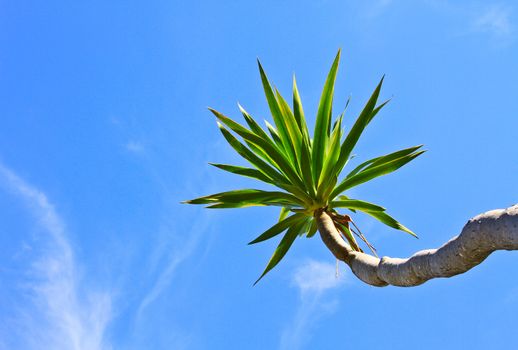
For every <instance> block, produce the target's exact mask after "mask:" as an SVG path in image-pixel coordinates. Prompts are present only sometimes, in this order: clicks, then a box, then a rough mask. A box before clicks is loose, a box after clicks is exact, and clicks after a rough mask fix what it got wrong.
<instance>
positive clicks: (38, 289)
mask: <svg viewBox="0 0 518 350" xmlns="http://www.w3.org/2000/svg"><path fill="white" fill-rule="evenodd" d="M0 185H2V187H4V188H6V189H7V190H8V191H9V192H11V193H13V194H14V195H16V196H17V197H19V198H20V199H21V200H22V201H23V202H24V204H25V205H26V206H27V207H28V208H29V210H30V213H31V214H32V216H33V217H34V218H35V219H36V221H37V225H38V226H39V227H40V228H41V229H43V231H45V233H46V235H44V236H41V237H38V239H37V242H36V243H37V244H39V245H41V247H38V249H37V250H35V251H37V252H38V254H33V255H32V256H31V257H30V259H31V261H30V265H29V266H30V271H28V272H29V273H28V274H27V276H24V277H22V278H23V281H22V282H23V287H22V288H21V289H22V290H21V291H20V292H21V295H23V297H21V299H23V302H20V303H19V304H20V305H16V306H13V307H17V310H16V318H17V320H16V322H10V323H7V325H6V328H7V330H8V332H6V334H5V335H3V337H4V342H7V341H6V339H5V337H11V338H13V337H16V338H17V339H14V338H13V339H10V340H9V342H8V343H13V344H17V347H18V348H22V347H23V348H25V349H41V348H42V346H44V347H45V349H52V350H54V349H56V350H60V349H63V350H65V349H66V350H70V349H73V350H104V349H110V348H111V347H110V345H109V344H108V343H107V341H106V329H107V326H108V323H109V321H110V318H111V296H110V294H109V293H96V292H94V291H92V290H85V288H83V287H84V286H82V285H81V279H80V276H79V273H78V267H77V265H76V262H75V258H74V252H73V250H72V248H71V246H70V244H69V242H68V239H67V233H66V225H65V223H64V222H63V220H62V218H61V217H60V216H59V215H58V214H57V212H56V210H55V208H54V206H53V205H52V203H51V202H50V201H49V200H48V198H47V196H46V195H45V193H43V192H42V191H40V190H38V189H37V188H35V187H33V186H32V185H30V184H28V183H27V182H25V181H24V180H23V179H22V178H20V177H19V176H18V175H17V174H15V173H14V172H13V171H12V170H10V169H9V168H7V167H6V166H4V165H2V164H1V163H0ZM40 248H41V249H40ZM33 253H36V252H33ZM34 255H36V256H34ZM25 301H27V302H25ZM17 335H22V337H23V338H21V337H17Z"/></svg>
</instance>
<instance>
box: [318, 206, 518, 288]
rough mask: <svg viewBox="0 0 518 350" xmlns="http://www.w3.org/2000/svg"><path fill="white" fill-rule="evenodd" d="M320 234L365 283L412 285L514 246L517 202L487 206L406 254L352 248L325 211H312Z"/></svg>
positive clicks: (465, 267)
mask: <svg viewBox="0 0 518 350" xmlns="http://www.w3.org/2000/svg"><path fill="white" fill-rule="evenodd" d="M315 217H316V219H317V223H318V230H319V232H320V237H321V238H322V241H323V242H324V243H325V245H326V246H327V248H328V249H329V250H330V251H331V252H332V253H333V255H334V256H335V257H336V258H337V259H339V260H342V261H344V262H345V263H346V264H347V265H349V267H350V268H351V270H352V272H353V273H354V274H355V275H356V277H358V278H359V279H360V280H362V281H363V282H365V283H368V284H370V285H373V286H377V287H384V286H386V285H389V284H390V285H394V286H401V287H412V286H417V285H420V284H422V283H424V282H426V281H428V280H430V279H432V278H437V277H451V276H455V275H458V274H461V273H464V272H466V271H468V270H469V269H471V268H473V267H474V266H476V265H478V264H480V263H481V262H482V261H484V259H485V258H487V257H488V255H489V254H491V253H492V252H494V251H495V250H518V204H517V205H514V206H512V207H510V208H508V209H497V210H491V211H488V212H486V213H483V214H480V215H477V216H475V217H474V218H472V219H471V220H469V221H468V222H467V223H466V225H465V226H464V228H463V229H462V232H461V233H460V235H458V236H457V237H454V238H452V239H451V240H450V241H448V242H446V244H444V245H443V246H442V247H440V248H438V249H429V250H421V251H419V252H417V253H415V254H414V255H412V256H411V257H410V258H406V259H400V258H389V257H383V258H381V259H378V258H376V257H374V256H371V255H369V254H365V253H360V252H357V251H353V250H352V249H351V247H350V246H349V245H348V244H347V243H346V242H345V241H344V240H343V239H342V237H341V236H340V234H339V233H338V231H337V230H336V228H335V226H334V224H333V221H332V219H331V218H330V217H329V215H328V214H327V213H326V212H325V211H320V212H317V213H316V214H315Z"/></svg>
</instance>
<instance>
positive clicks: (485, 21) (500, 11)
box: [473, 5, 513, 36]
mask: <svg viewBox="0 0 518 350" xmlns="http://www.w3.org/2000/svg"><path fill="white" fill-rule="evenodd" d="M510 16H511V11H510V9H509V8H506V7H503V6H501V5H491V6H490V7H488V8H486V9H485V10H484V11H483V12H481V13H480V14H479V15H478V16H477V17H476V18H475V20H474V22H473V25H474V28H475V30H478V31H481V32H488V33H492V34H494V35H497V36H508V35H510V34H512V32H513V25H512V23H511V20H510Z"/></svg>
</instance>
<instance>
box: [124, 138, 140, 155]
mask: <svg viewBox="0 0 518 350" xmlns="http://www.w3.org/2000/svg"><path fill="white" fill-rule="evenodd" d="M124 148H126V150H127V151H128V152H131V153H137V154H139V153H142V152H144V145H143V144H142V142H138V141H128V142H127V143H126V144H125V145H124Z"/></svg>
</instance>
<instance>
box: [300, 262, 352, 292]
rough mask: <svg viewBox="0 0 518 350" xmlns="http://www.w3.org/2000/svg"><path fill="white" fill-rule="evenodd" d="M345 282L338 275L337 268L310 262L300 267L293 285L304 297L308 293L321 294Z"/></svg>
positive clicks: (328, 264)
mask: <svg viewBox="0 0 518 350" xmlns="http://www.w3.org/2000/svg"><path fill="white" fill-rule="evenodd" d="M344 281H345V280H344V278H340V277H339V276H337V275H336V267H335V266H333V265H332V264H330V263H327V262H322V261H315V260H309V261H308V262H307V263H306V264H304V265H302V266H300V267H299V268H298V269H297V270H296V271H295V273H294V275H293V284H295V285H296V286H297V287H298V289H299V290H300V293H301V294H302V296H304V295H306V294H308V293H311V294H315V293H316V294H320V293H322V292H325V291H326V290H328V289H332V288H336V287H338V286H340V285H341V284H342V283H343V282H344Z"/></svg>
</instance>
